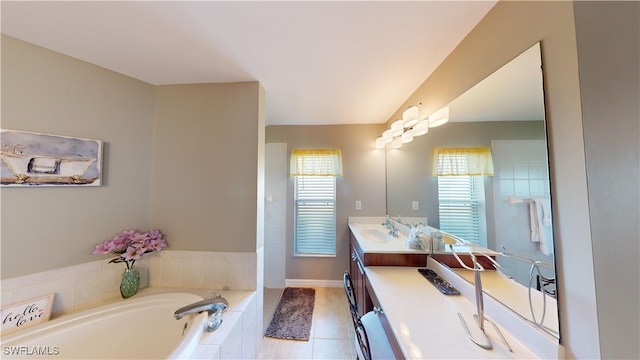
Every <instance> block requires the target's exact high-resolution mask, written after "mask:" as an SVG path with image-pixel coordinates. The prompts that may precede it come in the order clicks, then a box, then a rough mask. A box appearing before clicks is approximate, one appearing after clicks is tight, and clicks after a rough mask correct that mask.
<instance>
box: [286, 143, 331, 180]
mask: <svg viewBox="0 0 640 360" xmlns="http://www.w3.org/2000/svg"><path fill="white" fill-rule="evenodd" d="M289 171H290V175H291V176H342V154H341V152H340V149H292V150H291V162H290V170H289Z"/></svg>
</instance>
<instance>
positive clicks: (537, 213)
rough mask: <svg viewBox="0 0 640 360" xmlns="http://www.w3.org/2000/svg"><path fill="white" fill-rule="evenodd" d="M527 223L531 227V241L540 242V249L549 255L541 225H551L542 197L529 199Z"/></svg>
mask: <svg viewBox="0 0 640 360" xmlns="http://www.w3.org/2000/svg"><path fill="white" fill-rule="evenodd" d="M529 224H530V227H531V241H532V242H537V243H539V244H540V251H541V252H542V253H543V254H544V255H549V254H550V252H549V248H550V246H549V244H548V243H547V237H546V236H545V234H544V229H543V226H550V225H551V216H550V215H549V212H548V211H547V210H546V207H545V205H544V200H543V199H531V201H530V202H529Z"/></svg>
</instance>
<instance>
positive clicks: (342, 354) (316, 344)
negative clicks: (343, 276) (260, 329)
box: [258, 287, 356, 359]
mask: <svg viewBox="0 0 640 360" xmlns="http://www.w3.org/2000/svg"><path fill="white" fill-rule="evenodd" d="M315 289H316V299H315V306H314V309H313V323H312V325H311V335H310V338H309V341H294V340H281V339H274V338H270V337H264V338H263V341H262V346H261V348H260V353H259V355H258V357H259V358H260V359H355V358H356V349H355V345H354V341H353V337H354V332H353V323H352V321H351V314H350V313H349V305H348V302H347V297H346V295H345V293H344V289H342V288H325V287H316V288H315ZM282 291H283V289H265V292H264V294H265V295H264V313H265V316H264V329H265V330H266V328H267V327H268V326H269V323H270V322H271V317H272V316H273V311H274V310H275V308H276V306H277V304H278V302H279V301H280V296H281V295H282Z"/></svg>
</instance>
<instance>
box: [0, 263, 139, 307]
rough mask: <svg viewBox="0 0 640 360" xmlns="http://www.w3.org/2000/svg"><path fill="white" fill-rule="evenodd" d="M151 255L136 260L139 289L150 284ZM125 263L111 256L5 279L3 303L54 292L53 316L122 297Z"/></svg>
mask: <svg viewBox="0 0 640 360" xmlns="http://www.w3.org/2000/svg"><path fill="white" fill-rule="evenodd" d="M148 258H149V257H147V258H142V259H141V260H139V261H137V262H136V264H135V266H136V268H137V269H138V271H139V272H140V288H141V289H142V288H145V287H147V286H148V283H149V270H148ZM124 270H125V265H124V264H110V263H109V259H106V258H105V259H101V260H96V261H92V262H88V263H84V264H80V265H74V266H68V267H64V268H59V269H55V270H49V271H43V272H40V273H35V274H30V275H25V276H19V277H15V278H11V279H5V280H2V281H1V282H0V289H1V290H2V295H1V298H0V301H1V303H2V306H5V305H9V304H14V303H17V302H20V301H24V300H29V299H32V298H35V297H38V296H42V295H46V294H52V293H55V294H56V296H55V299H54V301H53V309H52V314H51V317H52V318H55V317H56V316H60V315H62V314H66V313H69V312H72V311H76V310H80V309H83V308H86V307H89V306H93V305H96V304H100V303H103V302H105V301H108V300H114V299H118V298H120V297H121V296H120V280H121V277H122V273H123V272H124Z"/></svg>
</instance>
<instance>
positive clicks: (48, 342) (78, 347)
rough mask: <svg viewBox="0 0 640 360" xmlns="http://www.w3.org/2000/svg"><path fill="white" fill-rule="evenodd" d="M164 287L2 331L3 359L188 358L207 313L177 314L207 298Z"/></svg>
mask: <svg viewBox="0 0 640 360" xmlns="http://www.w3.org/2000/svg"><path fill="white" fill-rule="evenodd" d="M202 299H203V298H202V297H201V296H198V295H195V294H190V293H162V294H155V295H148V296H142V297H138V298H132V299H127V300H122V301H118V302H115V303H112V304H108V305H104V306H100V307H97V308H93V309H88V310H85V311H81V312H77V313H72V314H68V315H64V316H61V317H59V318H57V319H54V320H51V321H48V322H46V323H44V324H39V325H36V326H34V327H32V328H28V329H24V330H21V331H18V332H15V333H11V334H8V335H5V336H3V337H2V353H1V355H0V357H2V358H3V359H21V358H26V359H35V358H37V359H166V358H168V359H184V358H188V357H189V356H190V354H191V353H192V352H193V350H194V349H195V347H196V346H197V345H198V342H199V341H200V338H201V336H202V334H203V332H204V328H205V325H206V321H207V313H206V312H205V313H201V314H197V315H189V316H185V317H183V318H182V319H181V320H175V318H174V317H173V313H174V312H175V311H176V310H177V309H178V308H180V307H182V306H185V305H188V304H191V303H194V302H196V301H199V300H202Z"/></svg>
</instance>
